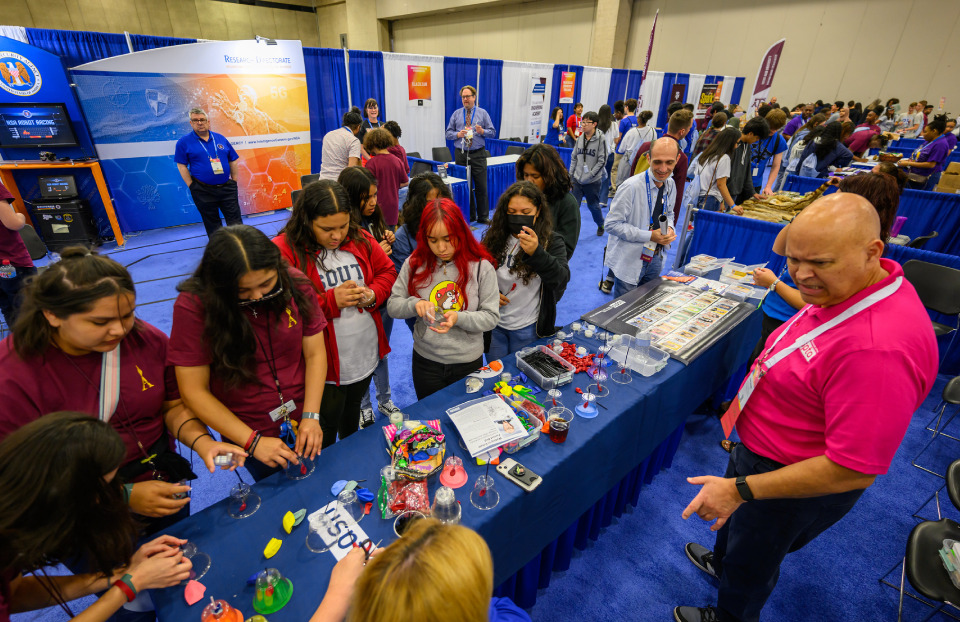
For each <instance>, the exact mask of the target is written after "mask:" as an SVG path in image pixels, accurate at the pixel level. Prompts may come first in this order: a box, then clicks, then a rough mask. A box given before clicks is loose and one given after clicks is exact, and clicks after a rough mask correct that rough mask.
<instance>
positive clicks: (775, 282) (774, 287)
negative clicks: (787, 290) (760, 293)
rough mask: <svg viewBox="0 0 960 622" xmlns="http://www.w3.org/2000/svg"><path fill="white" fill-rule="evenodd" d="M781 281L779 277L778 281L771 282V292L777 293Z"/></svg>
mask: <svg viewBox="0 0 960 622" xmlns="http://www.w3.org/2000/svg"><path fill="white" fill-rule="evenodd" d="M779 282H780V279H777V280H776V281H774V282H773V283H771V284H770V287H768V288H767V289H769V290H770V291H771V292H774V293H776V291H777V283H779Z"/></svg>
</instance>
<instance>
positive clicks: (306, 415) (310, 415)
mask: <svg viewBox="0 0 960 622" xmlns="http://www.w3.org/2000/svg"><path fill="white" fill-rule="evenodd" d="M300 418H301V419H313V420H314V421H320V413H312V412H309V411H306V410H305V411H303V413H302V414H301V415H300Z"/></svg>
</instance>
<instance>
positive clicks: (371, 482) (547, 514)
mask: <svg viewBox="0 0 960 622" xmlns="http://www.w3.org/2000/svg"><path fill="white" fill-rule="evenodd" d="M759 330H760V314H759V313H754V314H752V315H750V316H749V317H748V318H747V319H745V320H744V321H743V322H741V323H740V324H739V325H738V326H736V327H734V328H733V329H732V330H731V332H730V333H729V334H728V335H726V336H724V338H723V339H722V340H721V341H720V342H719V343H717V344H716V345H715V346H714V347H713V348H711V349H710V350H709V351H708V352H707V353H705V354H704V355H702V356H701V357H699V358H698V359H696V360H695V361H693V363H691V364H690V365H689V366H688V367H684V366H683V365H681V364H680V363H678V362H676V361H672V360H671V361H670V362H669V363H668V365H667V367H666V368H664V370H662V371H661V372H659V373H658V374H656V375H655V376H653V377H651V378H642V377H640V376H639V375H635V376H634V380H633V382H631V383H630V384H627V385H618V384H615V383H611V394H610V395H609V396H608V397H606V398H602V399H601V400H600V401H601V402H602V403H603V404H604V405H605V406H607V409H606V410H605V409H602V408H601V409H600V415H599V416H598V417H597V418H595V419H590V420H588V419H582V418H580V417H577V418H576V419H575V420H574V421H573V423H572V424H571V426H570V432H569V436H568V438H567V441H566V443H565V444H562V445H557V444H554V443H552V442H550V440H549V439H547V438H546V437H544V438H541V439H540V440H538V441H537V442H536V443H534V444H533V445H532V446H531V447H529V448H526V449H523V450H521V451H520V452H519V453H517V454H515V455H514V456H513V457H514V458H515V459H516V460H517V461H518V462H521V463H522V464H523V465H524V466H526V467H527V468H529V469H531V470H532V471H534V472H535V473H538V474H540V475H541V476H542V477H543V483H542V484H541V485H540V486H539V487H538V488H537V489H536V490H535V491H534V492H533V493H526V492H524V491H522V490H521V489H520V488H518V487H517V486H515V485H513V484H511V483H509V482H508V481H507V480H506V479H505V478H503V477H502V476H500V475H497V474H495V473H494V471H493V469H491V470H490V473H491V475H492V476H493V477H494V478H495V480H496V487H497V489H498V490H499V493H500V503H499V505H498V506H497V507H496V508H495V509H493V510H492V511H487V512H482V511H479V510H477V509H475V508H474V507H473V506H472V505H471V504H470V501H469V493H470V490H471V489H472V486H473V484H474V482H475V480H476V478H477V476H479V475H480V474H482V473H483V470H484V468H483V467H478V466H476V465H475V463H474V464H468V465H467V467H466V468H467V471H468V473H469V482H468V484H467V485H466V486H464V487H463V488H460V489H458V490H457V498H458V500H459V501H460V502H461V506H462V508H463V517H462V523H463V524H464V525H466V526H468V527H470V528H472V529H475V530H476V531H477V532H478V533H480V535H482V536H483V537H484V539H485V540H486V541H487V543H488V544H489V546H490V550H491V551H492V553H493V558H494V584H495V585H498V586H499V587H498V588H497V594H498V595H501V596H510V597H511V598H513V599H514V601H515V602H517V603H518V604H520V605H521V606H524V607H529V606H532V605H533V603H534V602H535V600H536V590H537V588H538V587H545V586H546V584H548V583H549V579H550V572H552V571H553V570H559V569H565V568H567V567H568V566H569V564H570V559H571V555H572V550H573V548H574V547H576V548H580V549H583V548H585V547H586V544H587V541H588V539H591V538H592V539H596V538H597V537H598V536H599V531H600V528H601V527H603V526H605V525H609V523H610V521H611V517H612V516H614V515H619V514H620V513H622V512H623V509H624V508H625V506H626V504H627V503H630V504H633V505H635V504H636V503H637V500H638V495H639V493H640V488H641V486H642V484H643V483H645V482H646V483H649V481H650V478H652V477H653V475H655V474H656V473H657V472H658V471H659V470H660V469H661V468H666V467H669V466H670V461H671V459H672V457H673V455H674V453H675V451H676V448H677V445H678V443H679V440H680V436H681V434H682V429H683V423H684V420H685V419H686V417H687V416H688V415H689V414H690V413H691V412H693V411H694V409H695V408H696V407H697V406H698V405H699V404H700V403H702V402H703V401H704V400H705V399H706V398H707V397H709V396H710V395H711V394H712V393H713V392H714V391H715V390H716V389H718V388H719V387H721V386H722V385H723V384H725V382H726V381H727V377H728V376H729V375H730V374H731V372H732V371H733V370H735V369H737V368H738V367H739V366H740V365H741V364H742V363H743V362H744V361H745V360H746V358H747V357H748V356H749V353H750V352H751V351H752V350H753V346H754V342H755V341H756V336H757V335H758V334H759ZM575 341H577V342H578V343H581V344H583V345H587V346H588V347H590V348H591V349H595V348H596V347H597V345H598V343H597V342H596V341H594V340H589V341H587V340H583V339H578V340H575ZM508 359H509V360H505V361H504V364H505V368H506V369H507V370H508V371H511V372H514V373H516V367H515V366H514V365H513V363H512V362H510V361H512V360H514V359H513V356H511V357H508ZM584 378H585V377H584V375H583V374H578V375H577V376H576V377H575V380H574V383H573V384H569V385H566V386H564V387H562V390H563V396H564V402H565V403H566V404H567V405H568V407H573V406H575V404H576V402H577V400H576V399H575V398H576V397H577V396H576V394H575V392H574V387H576V386H583V385H584ZM492 384H493V380H487V381H486V388H490V387H491V386H492ZM473 397H476V394H474V395H468V394H466V392H465V388H464V383H462V382H458V383H456V384H454V385H452V386H450V387H448V388H446V389H444V390H443V391H440V392H438V393H436V394H434V395H432V396H430V397H428V398H426V399H424V400H422V401H420V402H418V403H416V404H414V405H412V406H410V407H409V408H406V409H404V410H405V411H406V412H407V413H409V414H410V416H411V418H424V419H433V418H439V419H440V420H441V422H442V426H443V430H444V432H446V433H447V439H448V442H447V455H448V456H449V455H453V454H456V455H459V456H461V457H464V458H465V462H468V461H469V460H468V457H467V456H466V452H464V451H463V450H462V449H460V447H459V444H458V440H457V435H456V432H455V429H454V427H453V425H452V424H451V423H450V420H449V418H448V417H447V416H446V414H445V410H446V409H447V408H449V407H451V406H453V405H455V404H458V403H462V402H464V401H467V400H468V399H471V398H473ZM384 449H385V443H384V439H383V435H382V431H381V423H380V422H378V425H374V426H372V427H370V428H367V429H365V430H360V431H359V432H357V433H356V434H353V435H352V436H350V437H349V438H347V439H345V440H343V441H341V442H339V443H337V444H336V445H334V446H332V447H330V448H328V449H326V450H324V452H323V454H322V455H321V456H320V458H318V461H317V467H316V471H315V472H314V473H313V474H312V475H311V476H310V477H309V478H308V479H305V480H302V481H300V482H292V481H289V480H287V479H286V478H285V477H284V476H283V475H282V474H278V475H274V476H272V477H269V478H267V479H265V480H263V481H261V482H259V483H258V484H256V485H255V489H256V491H257V492H258V493H259V494H260V496H261V497H262V498H263V504H262V506H261V507H260V509H259V511H258V512H257V513H256V514H254V515H253V516H251V517H249V518H246V519H243V520H234V519H233V518H230V516H228V515H227V513H226V502H225V501H221V502H220V503H217V504H214V505H213V506H211V507H209V508H207V509H205V510H203V511H202V512H199V513H197V514H194V515H193V516H191V517H189V518H187V519H185V520H184V521H182V522H180V523H179V524H177V525H176V526H174V527H173V528H171V529H170V530H168V531H169V533H172V534H176V535H177V536H178V537H182V538H187V539H189V540H191V541H193V542H195V543H196V544H197V545H198V547H199V548H200V550H201V551H203V552H205V553H207V554H208V555H210V557H211V559H212V562H213V563H212V566H211V568H210V571H209V572H208V574H207V575H206V576H205V577H203V579H202V582H203V583H204V584H205V585H206V586H207V592H206V596H207V601H208V602H209V597H210V596H214V597H216V598H223V599H226V600H227V601H228V602H230V603H231V604H233V605H234V606H237V607H239V608H240V609H241V610H242V611H243V612H244V613H245V614H247V615H250V614H251V611H252V608H251V599H252V598H253V588H252V587H250V586H247V585H246V584H245V581H246V579H247V578H248V577H249V576H250V575H251V574H253V573H255V572H257V571H258V570H261V569H263V568H264V567H273V568H277V569H279V570H280V571H281V572H282V573H283V574H284V575H285V576H287V577H289V578H290V579H291V580H292V581H293V584H294V586H295V589H294V594H293V599H292V600H291V601H290V603H289V604H288V605H287V606H286V607H285V608H284V609H282V610H281V611H280V612H278V613H275V614H271V615H270V617H269V618H270V620H271V622H283V621H284V620H296V621H298V622H300V621H302V620H306V619H307V618H309V616H310V615H311V613H312V612H313V611H314V609H315V608H316V607H317V605H318V604H319V602H320V599H321V597H322V595H323V592H324V590H325V589H326V586H327V583H328V580H329V575H330V570H331V569H332V567H333V565H334V557H333V555H332V554H330V553H324V554H319V555H318V554H314V553H311V552H310V551H309V550H308V549H307V548H306V547H305V545H304V539H305V538H306V534H307V525H306V524H305V523H304V524H301V525H300V526H298V527H296V528H295V529H294V531H293V533H292V534H290V535H287V534H286V533H284V531H283V529H282V527H281V519H282V517H283V515H284V513H286V512H287V511H288V510H290V511H296V510H299V509H300V508H306V509H307V511H308V513H309V512H313V511H314V510H316V509H318V508H320V507H322V506H324V505H325V504H327V503H329V502H330V501H332V500H333V499H334V497H333V496H332V495H331V493H330V486H331V485H332V484H333V482H335V481H336V480H340V479H346V480H349V479H365V480H366V482H364V483H363V485H367V486H369V487H370V488H371V489H374V488H376V486H377V481H378V476H379V475H378V474H379V471H380V467H381V466H382V465H384V464H386V462H387V454H386V452H385V451H384ZM218 477H227V478H231V479H232V478H233V477H234V476H233V475H232V474H230V473H226V472H222V473H220V474H219V475H218ZM438 485H439V484H438V482H437V479H436V478H435V477H434V478H431V479H430V480H429V486H430V494H431V499H432V497H433V493H434V492H435V491H436V488H437V486H438ZM676 520H680V518H679V516H677V517H676ZM360 526H361V527H362V528H363V530H364V531H365V532H366V533H367V534H368V535H369V536H370V538H372V539H373V541H374V542H376V541H378V540H380V539H381V538H382V539H383V545H382V546H386V545H388V544H389V543H390V542H392V541H393V540H394V539H395V536H394V535H393V530H392V521H389V520H382V519H380V518H379V517H378V516H377V515H374V514H373V513H371V515H370V516H367V517H365V518H364V519H363V520H362V521H361V522H360ZM270 538H279V539H281V540H283V545H282V546H281V548H280V551H279V552H278V553H277V554H276V556H275V557H273V558H271V559H270V560H265V559H264V558H263V549H264V547H265V546H266V544H267V542H268V541H269V540H270ZM424 589H430V588H429V586H424ZM153 598H154V602H155V604H156V606H157V613H158V615H159V618H160V620H177V621H180V620H186V619H195V618H196V617H197V616H198V615H199V612H200V610H201V608H202V607H203V604H202V603H200V604H197V605H194V606H193V607H192V608H188V607H187V606H186V604H185V601H184V600H183V588H182V587H176V588H169V589H166V590H158V591H156V592H155V593H154V594H153Z"/></svg>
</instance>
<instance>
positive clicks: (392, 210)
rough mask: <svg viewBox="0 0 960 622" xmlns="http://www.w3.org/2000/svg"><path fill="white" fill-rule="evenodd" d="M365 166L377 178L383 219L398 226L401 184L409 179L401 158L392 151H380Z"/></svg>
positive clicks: (378, 197) (388, 223) (392, 225)
mask: <svg viewBox="0 0 960 622" xmlns="http://www.w3.org/2000/svg"><path fill="white" fill-rule="evenodd" d="M364 166H366V167H367V168H368V169H370V172H372V173H373V176H374V177H376V178H377V204H378V205H380V211H382V212H383V220H384V221H385V222H386V223H387V225H389V226H391V227H395V226H397V220H399V218H400V207H399V203H400V198H399V195H400V184H403V183H406V182H407V181H409V178H408V177H407V174H406V173H404V172H403V166H401V164H400V160H398V159H397V158H396V156H394V155H393V154H391V153H379V154H377V155H375V156H373V157H372V158H370V159H369V160H367V163H366V164H364Z"/></svg>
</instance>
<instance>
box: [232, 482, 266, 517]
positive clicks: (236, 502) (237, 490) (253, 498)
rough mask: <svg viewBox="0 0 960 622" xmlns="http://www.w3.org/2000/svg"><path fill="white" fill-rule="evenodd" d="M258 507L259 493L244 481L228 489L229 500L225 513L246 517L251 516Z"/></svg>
mask: <svg viewBox="0 0 960 622" xmlns="http://www.w3.org/2000/svg"><path fill="white" fill-rule="evenodd" d="M258 509H260V495H258V494H257V493H255V492H254V491H253V489H251V488H250V485H249V484H246V483H244V482H239V483H237V484H236V485H235V486H234V487H233V488H231V489H230V501H229V502H228V503H227V513H228V514H229V515H230V516H232V517H233V518H247V517H248V516H253V515H254V513H255V512H256V511H257V510H258Z"/></svg>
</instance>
